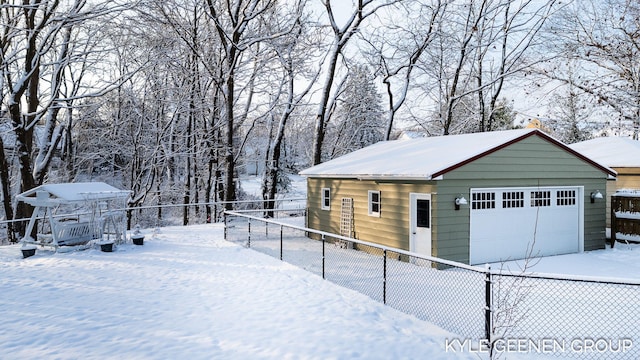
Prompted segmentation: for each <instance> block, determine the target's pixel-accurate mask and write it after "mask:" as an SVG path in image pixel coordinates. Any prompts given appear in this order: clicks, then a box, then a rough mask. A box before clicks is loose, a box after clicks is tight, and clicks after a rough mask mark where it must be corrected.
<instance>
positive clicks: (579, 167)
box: [308, 136, 607, 263]
mask: <svg viewBox="0 0 640 360" xmlns="http://www.w3.org/2000/svg"><path fill="white" fill-rule="evenodd" d="M606 178H607V174H605V173H603V172H602V171H601V170H599V169H597V168H596V167H594V166H592V165H591V164H589V163H587V162H586V161H584V160H582V159H580V158H578V157H576V156H574V155H573V154H571V153H569V152H566V151H564V149H562V148H560V147H557V146H555V145H554V144H551V143H548V142H547V141H545V140H544V139H542V138H540V137H537V136H532V137H528V138H525V139H523V140H521V141H519V142H517V143H515V144H511V145H509V146H507V147H505V148H503V149H500V150H498V151H496V152H494V153H491V154H489V155H486V156H484V157H482V158H479V159H476V160H475V161H472V162H470V163H468V164H465V165H463V166H461V167H459V168H456V169H454V170H452V171H450V172H448V173H446V174H444V176H443V177H442V179H441V180H438V181H425V182H423V183H421V182H417V181H416V182H391V181H389V182H374V181H359V180H356V179H323V178H318V179H314V178H309V179H308V206H309V220H308V221H309V224H308V225H309V227H311V228H315V229H322V230H325V231H331V232H335V233H339V231H340V228H339V219H340V199H341V198H342V197H351V198H353V200H354V222H355V233H356V237H357V238H358V239H361V240H365V241H371V242H375V243H380V244H384V245H387V246H392V247H397V248H401V249H405V250H408V249H409V234H408V230H409V193H411V192H416V193H431V194H432V222H433V225H432V246H433V254H434V255H435V256H438V257H441V258H445V259H450V260H454V261H460V262H464V263H468V262H469V220H470V217H469V216H470V213H469V206H462V207H461V209H460V210H457V211H456V210H455V207H454V199H455V198H456V196H458V195H459V194H463V195H464V196H465V197H466V198H467V200H470V198H469V196H470V189H472V188H494V187H498V188H502V187H535V186H583V187H584V199H583V205H584V250H594V249H601V248H604V244H605V219H606V213H605V212H606V210H605V206H606V202H605V201H603V200H600V201H596V202H595V203H593V204H592V203H591V202H590V197H589V196H590V194H591V192H592V191H595V190H600V191H601V192H603V193H604V191H605V189H606ZM323 187H330V188H331V211H323V210H320V201H321V198H320V189H321V188H323ZM368 190H379V191H380V192H381V201H382V205H381V216H380V218H376V217H371V216H369V215H367V206H368V204H367V191H368Z"/></svg>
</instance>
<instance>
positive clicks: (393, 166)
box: [300, 129, 616, 180]
mask: <svg viewBox="0 0 640 360" xmlns="http://www.w3.org/2000/svg"><path fill="white" fill-rule="evenodd" d="M530 136H540V137H542V138H543V139H545V140H547V141H549V142H551V143H553V144H555V145H556V146H559V147H561V148H562V149H564V150H566V151H568V152H570V153H572V154H574V155H576V156H577V157H579V158H581V159H583V160H585V161H587V162H588V163H590V164H592V165H594V166H595V167H597V168H599V169H601V170H602V171H603V172H605V173H608V174H610V175H613V176H615V175H616V172H615V171H613V170H611V169H610V168H608V167H606V166H604V165H601V164H599V163H596V162H594V161H593V160H591V159H589V158H587V157H586V156H584V155H582V154H580V153H579V152H576V151H574V150H572V149H570V148H569V147H568V146H567V145H565V144H563V143H562V142H560V141H558V140H556V139H554V138H552V137H551V136H549V135H547V134H545V133H544V132H542V131H541V130H538V129H518V130H505V131H493V132H483V133H473V134H462V135H447V136H432V137H426V138H419V139H404V140H394V141H383V142H379V143H376V144H374V145H371V146H368V147H366V148H363V149H360V150H357V151H354V152H352V153H350V154H347V155H344V156H342V157H339V158H336V159H333V160H331V161H327V162H325V163H322V164H319V165H316V166H313V167H311V168H309V169H306V170H303V171H301V172H300V175H304V176H311V177H335V178H354V177H355V178H358V179H378V180H380V179H403V180H408V179H412V180H437V179H438V178H439V177H440V176H441V175H444V174H445V173H447V172H449V171H451V170H454V169H456V168H458V167H460V166H462V165H464V164H467V163H468V162H471V161H473V160H476V159H478V158H481V157H483V156H485V155H488V154H490V153H492V152H494V151H497V150H499V149H502V148H504V147H505V146H508V145H510V144H513V143H515V142H518V141H520V140H522V139H525V138H528V137H530Z"/></svg>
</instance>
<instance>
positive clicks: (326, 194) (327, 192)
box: [321, 188, 331, 210]
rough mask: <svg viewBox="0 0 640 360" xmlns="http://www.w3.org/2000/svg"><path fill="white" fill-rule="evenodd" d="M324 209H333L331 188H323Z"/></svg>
mask: <svg viewBox="0 0 640 360" xmlns="http://www.w3.org/2000/svg"><path fill="white" fill-rule="evenodd" d="M321 209H322V210H331V189H330V188H322V205H321Z"/></svg>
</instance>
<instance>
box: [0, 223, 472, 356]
mask: <svg viewBox="0 0 640 360" xmlns="http://www.w3.org/2000/svg"><path fill="white" fill-rule="evenodd" d="M222 231H223V230H222V226H221V225H219V224H210V225H196V226H189V227H186V228H185V227H172V228H162V229H160V231H159V232H158V233H157V234H153V233H151V232H148V233H147V237H146V238H145V243H144V245H143V246H135V245H121V246H120V247H119V248H118V249H117V251H115V252H112V253H105V252H101V251H100V249H99V248H95V249H90V250H85V251H78V252H71V253H64V254H63V253H52V252H49V251H43V250H38V253H37V254H36V255H35V256H33V257H30V258H27V259H23V258H22V255H21V253H20V250H19V246H18V245H12V246H3V247H0V277H1V278H0V294H2V295H1V297H2V308H1V310H0V354H1V355H0V358H2V359H113V358H119V359H450V358H461V359H477V357H476V356H475V354H472V353H469V352H466V353H451V352H449V353H447V352H445V341H446V339H447V338H452V337H454V335H452V334H450V333H448V332H446V331H444V330H442V329H440V328H438V327H436V326H434V325H431V324H429V323H426V322H423V321H420V320H417V319H415V318H413V317H411V316H408V315H405V314H403V313H400V312H398V311H396V310H393V309H391V308H388V307H385V306H384V305H382V304H380V303H378V302H375V301H373V300H371V299H369V298H368V297H366V296H364V295H361V294H359V293H357V292H355V291H352V290H347V289H344V288H341V287H338V286H337V285H334V284H332V283H330V282H328V281H325V280H322V278H320V277H318V276H316V275H312V274H310V273H308V272H305V271H304V270H301V269H298V268H296V267H294V266H292V265H289V264H287V263H284V262H281V261H279V260H276V259H274V258H272V257H269V256H267V255H264V254H260V253H258V252H255V251H253V250H249V249H245V248H242V247H238V246H236V245H234V244H231V243H228V242H225V241H224V240H222V237H223V235H222Z"/></svg>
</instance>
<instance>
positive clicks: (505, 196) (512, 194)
mask: <svg viewBox="0 0 640 360" xmlns="http://www.w3.org/2000/svg"><path fill="white" fill-rule="evenodd" d="M522 207H524V191H505V192H503V193H502V208H503V209H509V208H522Z"/></svg>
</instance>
